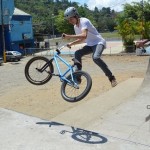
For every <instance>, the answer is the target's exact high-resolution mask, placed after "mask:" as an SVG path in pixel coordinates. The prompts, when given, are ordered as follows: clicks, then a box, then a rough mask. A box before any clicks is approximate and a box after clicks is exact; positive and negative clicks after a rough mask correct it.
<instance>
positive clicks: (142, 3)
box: [141, 0, 145, 40]
mask: <svg viewBox="0 0 150 150" xmlns="http://www.w3.org/2000/svg"><path fill="white" fill-rule="evenodd" d="M141 5H142V17H141V18H142V40H143V38H144V30H145V29H144V2H143V0H142V1H141Z"/></svg>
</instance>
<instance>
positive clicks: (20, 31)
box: [7, 8, 34, 54]
mask: <svg viewBox="0 0 150 150" xmlns="http://www.w3.org/2000/svg"><path fill="white" fill-rule="evenodd" d="M7 37H8V39H7V40H8V43H7V49H8V50H17V51H19V52H21V53H22V54H24V49H26V48H31V47H33V46H34V37H33V29H32V16H31V15H29V14H27V13H25V12H23V11H21V10H19V9H17V8H15V10H14V14H13V16H12V19H11V21H10V25H9V34H8V35H7Z"/></svg>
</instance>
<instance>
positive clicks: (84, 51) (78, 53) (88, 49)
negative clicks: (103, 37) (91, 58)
mask: <svg viewBox="0 0 150 150" xmlns="http://www.w3.org/2000/svg"><path fill="white" fill-rule="evenodd" d="M90 53H92V48H91V47H90V46H84V47H83V48H82V49H79V50H77V51H76V52H75V58H76V59H77V60H78V61H79V62H80V63H81V65H82V57H83V56H84V55H88V54H90ZM81 69H82V66H76V70H81Z"/></svg>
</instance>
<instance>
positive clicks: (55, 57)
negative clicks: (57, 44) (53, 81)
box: [50, 53, 76, 84]
mask: <svg viewBox="0 0 150 150" xmlns="http://www.w3.org/2000/svg"><path fill="white" fill-rule="evenodd" d="M58 59H59V60H60V61H61V62H63V64H65V65H66V66H67V67H68V68H67V70H66V71H65V72H62V70H61V68H60V65H59V63H58ZM53 60H54V62H55V64H56V67H57V70H58V73H59V74H53V75H54V76H59V77H60V80H62V81H64V80H65V81H67V82H68V83H70V84H72V83H71V82H70V81H69V80H68V79H67V78H66V77H65V76H66V75H67V74H68V73H69V72H70V75H71V78H72V81H73V82H74V79H73V75H72V74H73V72H74V70H73V65H70V64H69V63H68V62H67V61H66V60H64V59H63V58H62V57H60V56H59V53H57V54H54V56H53V58H52V59H51V60H50V61H53ZM74 84H76V83H75V82H74Z"/></svg>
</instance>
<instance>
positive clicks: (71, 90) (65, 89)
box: [61, 71, 92, 102]
mask: <svg viewBox="0 0 150 150" xmlns="http://www.w3.org/2000/svg"><path fill="white" fill-rule="evenodd" d="M73 78H74V82H75V84H76V85H75V86H74V85H73V84H74V82H73V81H72V78H71V75H69V76H68V77H67V79H68V80H70V81H71V82H72V85H70V84H69V83H68V82H67V81H64V82H63V83H62V86H61V95H62V97H63V98H64V99H65V100H66V101H68V102H77V101H80V100H81V99H83V98H84V97H85V96H86V95H87V94H88V93H89V91H90V89H91V87H92V79H91V77H90V75H89V74H88V73H86V72H84V71H77V72H74V73H73Z"/></svg>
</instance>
